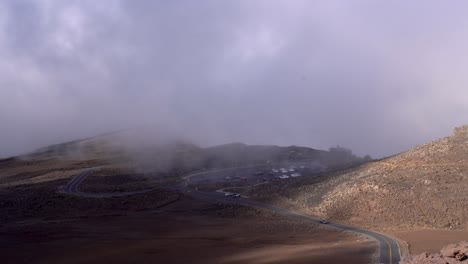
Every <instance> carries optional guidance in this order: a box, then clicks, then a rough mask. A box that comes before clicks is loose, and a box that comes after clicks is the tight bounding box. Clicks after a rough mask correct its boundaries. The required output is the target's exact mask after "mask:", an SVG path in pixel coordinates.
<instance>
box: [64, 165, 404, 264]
mask: <svg viewBox="0 0 468 264" xmlns="http://www.w3.org/2000/svg"><path fill="white" fill-rule="evenodd" d="M247 168H248V169H256V168H258V166H257V165H255V166H250V167H242V168H239V169H242V173H246V171H245V169H247ZM96 169H97V168H91V169H88V170H86V171H84V172H82V173H80V174H78V175H76V176H75V177H73V179H72V180H71V181H70V182H69V183H68V184H67V185H66V186H64V187H63V189H62V192H64V193H67V194H72V195H79V196H86V197H115V196H128V195H132V194H137V193H143V192H148V191H151V190H152V189H148V190H142V191H136V192H125V193H100V194H89V193H82V192H79V186H80V184H81V183H82V182H83V181H84V180H85V179H86V177H88V176H89V175H91V174H92V173H93V171H95V170H96ZM236 169H237V168H229V169H220V170H213V171H207V172H199V173H195V174H191V175H188V176H186V177H184V183H182V184H179V185H177V186H175V187H172V188H170V189H173V190H178V191H181V192H184V193H186V194H188V195H190V196H193V197H195V198H199V199H204V200H209V201H218V202H221V203H231V204H240V205H245V206H252V207H257V208H264V209H268V210H271V211H274V212H277V213H279V214H281V215H284V216H287V217H291V218H296V219H300V220H302V221H306V222H311V223H315V224H321V223H320V220H321V219H318V218H314V217H310V216H305V215H302V214H298V213H295V212H292V211H289V210H286V209H283V208H279V207H276V206H272V205H269V204H265V203H261V202H258V201H254V200H250V199H248V198H245V197H239V198H233V197H226V196H225V195H224V193H222V192H203V191H198V190H193V189H190V188H188V185H189V182H190V183H192V182H196V180H194V178H196V177H203V178H206V176H207V175H213V173H215V174H217V177H223V175H222V174H223V172H232V171H234V170H236ZM220 175H221V176H220ZM322 225H326V226H328V227H332V228H336V229H339V230H345V231H351V232H354V233H358V234H361V235H365V236H368V237H370V238H373V239H375V240H376V241H377V242H378V243H379V246H380V263H383V264H397V263H399V262H400V254H401V253H400V248H399V245H398V242H397V241H395V240H394V239H392V238H390V237H388V236H385V235H383V234H380V233H376V232H373V231H370V230H365V229H361V228H357V227H353V226H348V225H343V224H339V223H333V222H330V223H328V224H322Z"/></svg>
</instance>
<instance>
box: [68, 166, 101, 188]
mask: <svg viewBox="0 0 468 264" xmlns="http://www.w3.org/2000/svg"><path fill="white" fill-rule="evenodd" d="M94 170H95V168H91V169H87V170H85V171H84V172H82V173H80V174H78V175H76V176H75V177H73V179H72V180H71V181H70V182H69V183H67V185H65V187H63V190H62V191H63V192H64V193H68V194H74V193H78V192H79V191H78V187H79V186H80V184H81V183H82V182H83V181H84V179H85V178H86V177H88V176H89V175H91V174H92V173H93V171H94Z"/></svg>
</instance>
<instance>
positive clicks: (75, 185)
mask: <svg viewBox="0 0 468 264" xmlns="http://www.w3.org/2000/svg"><path fill="white" fill-rule="evenodd" d="M97 169H99V168H90V169H87V170H85V171H83V172H82V173H80V174H78V175H76V176H75V177H73V178H72V180H71V181H70V182H68V183H67V185H65V186H64V187H63V188H62V190H61V192H62V193H66V194H71V195H76V196H82V197H94V198H107V197H121V196H129V195H134V194H139V193H146V192H149V191H152V190H154V189H145V190H140V191H131V192H111V193H84V192H80V191H79V187H80V184H81V183H82V182H83V181H84V180H85V179H86V177H88V176H90V175H91V174H93V172H94V171H95V170H97Z"/></svg>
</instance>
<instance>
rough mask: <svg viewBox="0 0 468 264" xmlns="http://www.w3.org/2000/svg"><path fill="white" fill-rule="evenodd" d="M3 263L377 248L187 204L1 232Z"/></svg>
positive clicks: (319, 257)
mask: <svg viewBox="0 0 468 264" xmlns="http://www.w3.org/2000/svg"><path fill="white" fill-rule="evenodd" d="M0 233H1V234H3V236H0V237H3V239H0V255H1V256H2V261H5V262H3V263H226V264H228V263H229V264H234V263H318V264H319V263H370V262H371V261H372V258H373V257H375V253H376V252H375V250H376V248H377V244H376V243H375V242H373V241H369V240H367V239H365V238H362V237H359V236H356V235H352V234H349V233H344V232H339V231H334V230H329V229H326V228H323V227H321V226H317V225H314V224H310V223H304V222H300V221H299V220H291V219H287V218H284V217H282V216H278V215H275V214H273V213H270V212H266V211H258V210H254V209H250V208H245V207H236V206H225V205H215V204H209V203H204V202H198V201H194V200H191V199H188V198H184V199H183V200H182V201H180V202H177V203H174V204H172V205H169V206H167V207H165V208H164V209H161V211H153V212H139V213H132V214H129V215H125V216H100V217H97V216H94V217H93V216H90V217H88V218H79V219H69V220H66V221H65V220H56V221H50V222H42V223H41V222H28V223H22V224H19V223H11V224H8V225H4V226H0Z"/></svg>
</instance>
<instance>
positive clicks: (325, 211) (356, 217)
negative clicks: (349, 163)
mask: <svg viewBox="0 0 468 264" xmlns="http://www.w3.org/2000/svg"><path fill="white" fill-rule="evenodd" d="M467 190H468V126H464V127H460V128H456V129H455V130H454V133H453V135H451V136H449V137H446V138H442V139H440V140H437V141H433V142H430V143H427V144H424V145H421V146H418V147H415V148H413V149H411V150H409V151H407V152H404V153H402V154H399V155H396V156H393V157H390V158H386V159H383V160H380V161H375V162H370V163H366V164H363V165H362V166H360V167H358V168H356V169H352V170H348V171H345V172H342V173H335V174H334V175H329V176H328V177H325V178H324V180H323V181H320V182H319V183H317V181H315V182H314V181H311V180H305V179H304V180H303V181H302V182H295V183H292V184H288V185H282V186H272V185H270V186H261V187H259V188H257V189H256V190H252V191H251V192H250V193H249V194H250V195H254V196H256V197H257V198H258V199H272V200H275V201H276V202H285V201H287V202H289V203H290V204H292V205H295V206H299V207H300V208H301V209H302V210H303V211H304V212H306V213H308V214H312V215H318V216H321V217H325V218H330V219H333V220H335V221H342V222H346V223H351V224H355V225H358V226H366V227H369V228H375V229H380V230H385V229H394V230H408V229H414V228H439V229H468V209H467V208H468V191H467ZM271 193H274V194H275V195H274V197H271V195H270V196H269V197H268V194H271Z"/></svg>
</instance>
